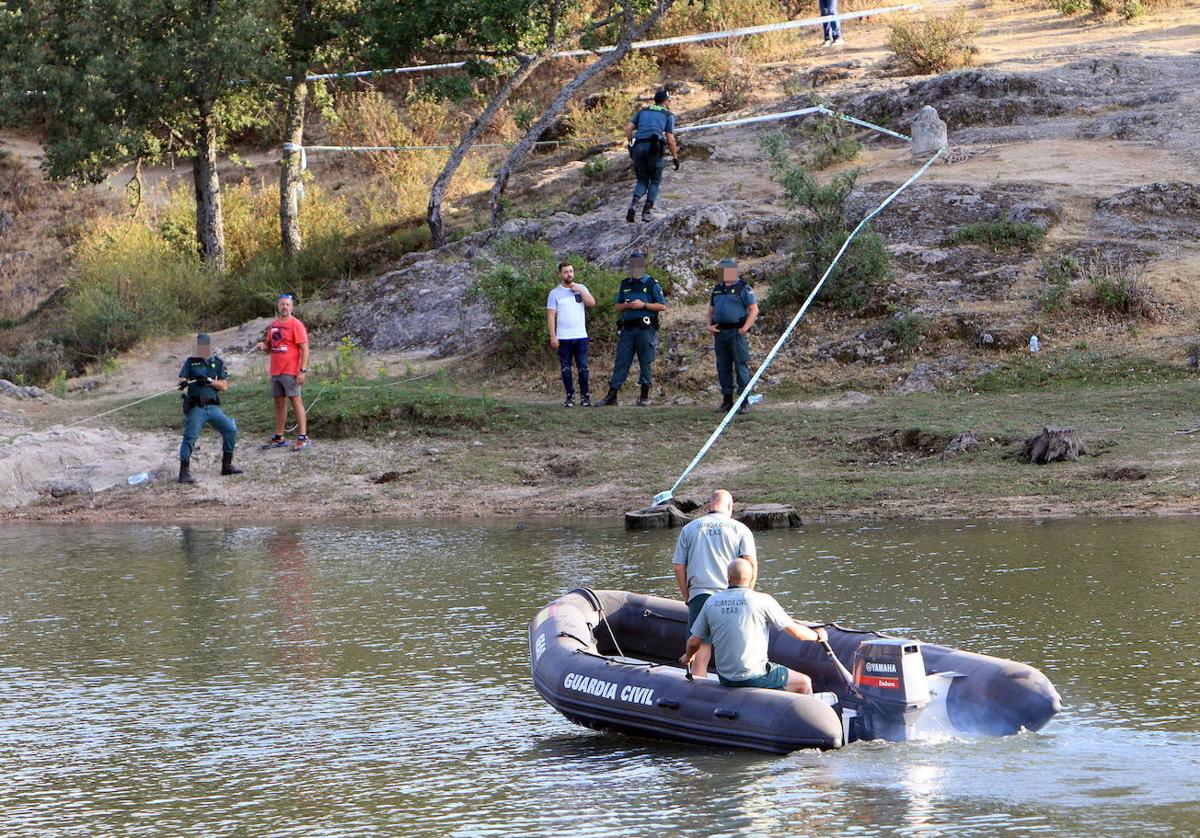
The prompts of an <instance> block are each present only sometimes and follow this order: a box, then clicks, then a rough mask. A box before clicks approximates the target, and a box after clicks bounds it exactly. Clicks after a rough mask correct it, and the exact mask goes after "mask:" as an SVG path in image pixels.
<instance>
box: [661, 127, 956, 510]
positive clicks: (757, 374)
mask: <svg viewBox="0 0 1200 838" xmlns="http://www.w3.org/2000/svg"><path fill="white" fill-rule="evenodd" d="M945 153H946V149H945V148H941V149H938V151H937V153H936V154H934V155H933V156H932V157H930V158H929V160H927V161H926V162H925V165H923V166H921V168H919V169H917V171H916V172H915V173H914V174H913V175H912V177H910V178H909V179H908V180H906V181H904V183H903V184H901V185H900V187H899V188H898V189H896V190H895V191H894V192H892V194H890V195H888V196H887V198H885V199H884V201H883V203H881V204H880V205H879V206H877V207H876V208H875V209H873V210H872V211H871V212H869V213H867V215H865V216H864V217H863V219H862V221H860V222H858V226H856V227H855V228H854V230H853V231H851V233H850V235H849V236H847V237H846V241H844V242H842V246H841V248H840V249H839V250H838V252H837V255H836V256H834V257H833V261H832V262H830V263H829V267H828V268H826V269H825V273H823V274H822V275H821V279H820V281H818V282H817V284H816V285H815V286H813V290H812V291H811V292H810V293H809V295H808V298H807V299H805V301H804V304H803V305H801V306H800V310H799V311H797V312H796V316H795V317H793V318H792V321H791V322H790V323H789V324H788V327H787V328H786V329H784V331H783V334H782V335H780V336H779V340H777V341H775V345H774V346H772V347H771V351H770V352H768V353H767V357H766V358H764V359H763V362H762V363H761V364H760V365H759V367H758V369H757V370H755V371H754V375H752V376H751V377H750V381H749V382H748V383H747V384H746V387H745V389H744V390H742V392H741V394H740V395H739V396H738V398H737V400H736V401H734V403H733V407H731V408H730V409H729V412H728V413H726V414H725V416H724V418H723V419H721V422H720V424H718V425H717V429H716V430H715V431H713V432H712V435H711V436H709V438H708V440H707V441H706V442H705V443H704V445H702V446H701V447H700V451H699V452H697V454H696V456H695V457H693V458H692V461H691V462H690V463H688V466H687V468H685V469H684V470H683V473H682V474H680V475H679V477H678V478H677V479H676V480H675V483H674V484H672V486H671V488H670V489H668V490H667V491H665V492H659V493H658V494H657V495H655V496H654V502H655V503H656V504H658V503H663V502H665V501H668V500H670V499H671V498H672V497H674V495H675V490H676V489H678V488H679V486H680V484H681V483H683V481H684V480H686V479H687V477H688V475H689V474H691V473H692V470H693V469H695V468H696V466H698V465H699V464H700V461H701V460H703V459H704V455H705V454H707V453H708V452H709V449H711V448H712V447H713V445H714V444H715V443H716V441H717V440H718V439H720V437H721V434H723V433H724V432H725V429H726V428H727V427H728V426H729V423H730V422H732V421H733V417H734V416H736V415H737V412H738V411H739V410H740V409H741V407H742V403H743V402H744V401H745V400H746V398H747V397H748V396H749V395H750V393H751V392H753V390H754V386H755V385H756V384H758V381H759V379H761V378H762V376H763V373H764V372H766V370H767V367H769V366H770V365H771V363H772V362H773V361H774V360H775V356H777V355H778V354H779V351H780V350H781V349H783V346H784V344H786V343H787V342H788V340H789V339H790V338H791V336H792V332H793V331H795V329H796V326H798V325H799V324H800V320H801V318H803V317H804V314H805V312H807V311H808V307H809V306H810V305H812V302H813V300H815V299H816V298H817V294H819V293H820V292H821V287H822V286H823V285H824V284H825V280H827V279H829V275H830V274H832V273H833V269H834V268H836V267H837V264H838V262H839V261H840V260H841V258H842V255H843V254H844V253H845V252H846V248H848V247H849V246H850V242H852V241H854V237H855V236H857V235H858V234H859V232H860V231H861V230H862V229H863V227H865V226H867V224H868V223H869V222H870V221H871V219H872V218H874V217H875V216H877V215H879V213H881V212H883V210H884V208H885V207H886V206H887V205H888V204H890V203H891V202H892V201H894V200H895V199H896V196H897V195H899V194H900V193H901V192H903V191H904V190H905V189H907V188H908V187H910V186H912V185H913V184H914V183H915V182H916V181H917V178H919V177H921V175H923V174H925V172H926V171H927V170H928V169H929V167H930V166H932V165H933V164H934V162H936V161H937V160H938V159H939V158H941V157H942V155H943V154H945Z"/></svg>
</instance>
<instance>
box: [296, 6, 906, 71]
mask: <svg viewBox="0 0 1200 838" xmlns="http://www.w3.org/2000/svg"><path fill="white" fill-rule="evenodd" d="M920 8H921V4H920V3H908V4H905V5H903V6H883V7H882V8H878V9H863V10H862V11H858V12H846V13H844V14H838V15H822V16H821V17H810V18H803V19H801V20H784V21H780V22H778V23H763V24H760V25H758V26H744V27H742V28H740V29H723V30H720V31H716V32H698V33H696V34H694V35H677V36H675V37H672V38H658V39H656V40H652V41H634V42H633V44H631V45H630V49H635V50H639V49H655V48H657V47H668V46H675V45H676V44H696V43H701V42H703V41H716V40H722V39H725V38H740V37H743V36H746V35H763V34H766V33H768V32H783V31H786V30H788V29H799V28H802V27H805V26H821V25H822V24H825V23H833V22H835V21H842V20H856V19H858V18H864V17H874V16H875V15H886V14H891V13H893V12H912V11H917V10H918V9H920ZM614 49H616V47H615V46H604V47H596V48H595V49H568V50H562V51H561V52H556V53H554V55H553V56H552V57H553V58H578V57H580V56H585V55H599V54H601V53H605V52H612V51H613V50H614ZM476 60H477V61H480V62H483V63H488V64H491V63H495V62H494V61H493V60H492V59H489V58H481V59H476ZM465 66H467V62H466V61H449V62H446V63H444V64H414V65H412V66H410V67H387V68H384V69H381V70H351V71H349V72H345V73H314V74H312V75H310V76H305V80H306V81H327V80H329V79H361V78H370V77H371V76H386V75H393V74H398V73H425V72H429V71H432V70H460V69H462V68H463V67H465ZM287 80H288V81H291V80H292V77H291V76H288V77H287Z"/></svg>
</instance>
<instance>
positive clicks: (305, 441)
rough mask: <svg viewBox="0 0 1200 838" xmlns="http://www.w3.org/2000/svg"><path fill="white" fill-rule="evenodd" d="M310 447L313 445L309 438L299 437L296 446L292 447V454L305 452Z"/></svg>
mask: <svg viewBox="0 0 1200 838" xmlns="http://www.w3.org/2000/svg"><path fill="white" fill-rule="evenodd" d="M310 445H312V440H311V439H309V438H308V437H306V436H304V435H301V436H298V437H296V444H295V445H293V446H292V453H295V452H297V451H303V450H304V449H305V448H307V447H308V446H310Z"/></svg>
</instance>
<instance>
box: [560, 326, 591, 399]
mask: <svg viewBox="0 0 1200 838" xmlns="http://www.w3.org/2000/svg"><path fill="white" fill-rule="evenodd" d="M587 355H588V339H587V338H573V339H571V340H559V342H558V367H559V371H560V372H562V381H563V388H564V389H565V390H566V391H567V396H568V397H570V396H574V395H575V382H574V381H572V380H571V363H572V361H573V362H574V363H575V366H577V367H578V368H579V394H580V395H581V396H583V397H584V398H585V399H586V398H587V397H588V393H589V391H588V362H587Z"/></svg>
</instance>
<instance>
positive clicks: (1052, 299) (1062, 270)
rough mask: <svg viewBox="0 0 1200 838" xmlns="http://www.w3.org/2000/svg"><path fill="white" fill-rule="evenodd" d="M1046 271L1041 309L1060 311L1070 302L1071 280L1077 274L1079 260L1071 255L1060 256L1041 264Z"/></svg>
mask: <svg viewBox="0 0 1200 838" xmlns="http://www.w3.org/2000/svg"><path fill="white" fill-rule="evenodd" d="M1043 267H1044V269H1045V271H1046V290H1045V291H1043V292H1042V299H1041V306H1040V307H1041V309H1042V311H1045V312H1054V311H1062V310H1063V309H1065V308H1066V307H1067V305H1068V303H1070V302H1071V282H1072V281H1073V280H1074V279H1075V277H1076V276H1078V275H1079V262H1077V261H1076V260H1075V258H1074V257H1072V256H1060V257H1058V259H1056V260H1054V261H1046V262H1045V263H1044V264H1043Z"/></svg>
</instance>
